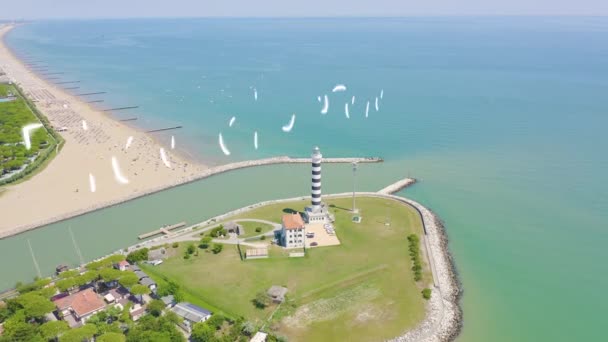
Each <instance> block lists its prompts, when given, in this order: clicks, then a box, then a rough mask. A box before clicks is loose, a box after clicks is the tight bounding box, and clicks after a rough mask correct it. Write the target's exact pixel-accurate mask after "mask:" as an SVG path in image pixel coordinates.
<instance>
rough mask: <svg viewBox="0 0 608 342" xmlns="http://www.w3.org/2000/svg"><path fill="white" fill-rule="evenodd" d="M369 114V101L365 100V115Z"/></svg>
mask: <svg viewBox="0 0 608 342" xmlns="http://www.w3.org/2000/svg"><path fill="white" fill-rule="evenodd" d="M368 116H369V101H367V105H365V117H368Z"/></svg>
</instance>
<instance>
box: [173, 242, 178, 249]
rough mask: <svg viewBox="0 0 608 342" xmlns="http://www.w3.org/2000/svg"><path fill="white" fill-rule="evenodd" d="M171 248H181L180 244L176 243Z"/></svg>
mask: <svg viewBox="0 0 608 342" xmlns="http://www.w3.org/2000/svg"><path fill="white" fill-rule="evenodd" d="M171 247H173V248H177V247H179V242H174V243H173V244H172V245H171Z"/></svg>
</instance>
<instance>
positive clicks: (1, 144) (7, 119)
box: [0, 84, 59, 185]
mask: <svg viewBox="0 0 608 342" xmlns="http://www.w3.org/2000/svg"><path fill="white" fill-rule="evenodd" d="M9 92H10V93H12V94H14V95H17V96H18V98H17V99H16V100H14V101H10V102H2V103H0V174H3V173H7V172H9V171H12V170H18V169H19V168H21V167H22V166H23V165H24V164H26V163H28V162H29V161H28V159H29V158H30V157H32V156H34V155H36V154H37V153H38V157H37V158H36V160H35V161H34V162H33V163H30V164H29V165H28V166H27V167H26V168H25V170H24V171H21V172H20V173H19V174H18V175H15V176H14V177H11V178H10V179H5V180H3V181H0V185H3V184H5V183H9V182H12V183H14V182H15V181H18V180H19V181H23V180H25V179H27V178H29V177H31V176H32V175H33V174H34V173H35V172H34V171H39V170H41V169H43V168H44V167H45V166H46V165H48V162H49V161H50V160H51V159H52V157H53V156H54V155H55V153H54V151H55V147H56V146H57V144H58V143H59V141H58V139H57V138H58V136H57V137H56V134H55V133H54V132H52V130H51V128H50V126H49V125H48V122H47V121H46V119H44V118H42V119H41V118H40V117H38V116H37V115H36V114H35V112H34V111H33V110H32V107H31V104H30V103H28V101H27V100H26V99H24V98H22V97H21V94H20V92H19V90H18V89H17V88H15V87H14V86H12V85H7V84H0V96H5V95H7V93H9ZM37 122H42V123H43V124H44V125H45V127H44V128H40V129H38V130H35V131H34V132H33V133H32V136H31V142H32V147H31V149H30V150H27V149H26V148H25V146H24V145H23V144H22V141H23V138H22V136H21V129H22V127H23V126H25V125H26V124H30V123H37Z"/></svg>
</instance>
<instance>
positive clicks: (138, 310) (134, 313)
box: [129, 304, 146, 321]
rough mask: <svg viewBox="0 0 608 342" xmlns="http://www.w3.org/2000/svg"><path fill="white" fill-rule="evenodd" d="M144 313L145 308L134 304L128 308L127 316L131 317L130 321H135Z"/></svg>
mask: <svg viewBox="0 0 608 342" xmlns="http://www.w3.org/2000/svg"><path fill="white" fill-rule="evenodd" d="M145 313H146V307H144V306H141V305H139V304H135V305H133V306H132V307H131V308H129V316H131V319H132V320H133V321H137V320H138V319H140V318H141V316H143V315H144V314H145Z"/></svg>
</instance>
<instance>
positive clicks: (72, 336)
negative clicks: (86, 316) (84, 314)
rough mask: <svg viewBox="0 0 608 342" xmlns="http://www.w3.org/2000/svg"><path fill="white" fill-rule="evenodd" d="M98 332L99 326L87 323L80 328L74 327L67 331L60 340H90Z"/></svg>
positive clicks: (70, 341)
mask: <svg viewBox="0 0 608 342" xmlns="http://www.w3.org/2000/svg"><path fill="white" fill-rule="evenodd" d="M96 333H97V327H96V326H95V325H93V324H85V325H83V326H81V327H79V328H74V329H71V330H68V331H66V332H65V333H64V334H63V335H61V337H59V342H82V341H83V340H87V341H88V340H90V339H92V338H93V336H95V334H96Z"/></svg>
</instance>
